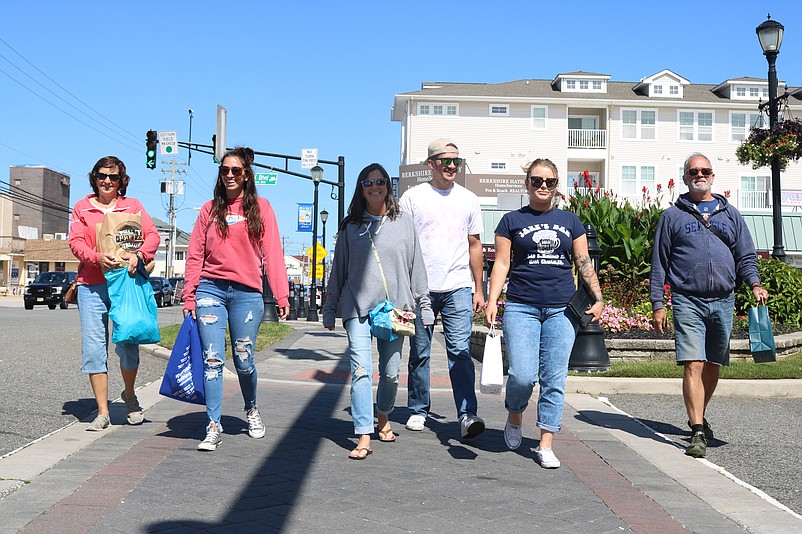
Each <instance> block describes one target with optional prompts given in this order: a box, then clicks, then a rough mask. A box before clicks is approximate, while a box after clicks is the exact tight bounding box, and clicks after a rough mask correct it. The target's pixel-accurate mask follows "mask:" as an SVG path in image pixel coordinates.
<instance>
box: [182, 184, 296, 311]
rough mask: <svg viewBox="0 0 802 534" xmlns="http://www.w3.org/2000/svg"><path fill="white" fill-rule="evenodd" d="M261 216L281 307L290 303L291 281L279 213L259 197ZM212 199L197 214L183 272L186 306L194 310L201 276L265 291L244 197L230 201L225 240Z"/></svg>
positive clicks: (271, 277) (264, 245)
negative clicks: (278, 221)
mask: <svg viewBox="0 0 802 534" xmlns="http://www.w3.org/2000/svg"><path fill="white" fill-rule="evenodd" d="M258 200H259V210H260V213H261V216H262V227H263V228H264V233H263V234H262V241H261V248H262V254H263V255H264V261H265V272H266V273H267V279H268V281H269V282H270V288H271V289H272V290H273V295H274V296H275V297H276V302H277V303H278V305H279V306H280V307H284V306H289V305H290V301H289V298H288V297H289V294H290V289H289V283H288V280H287V269H286V267H285V266H284V251H283V249H282V247H281V236H280V235H279V231H278V223H277V222H276V214H275V212H274V211H273V207H272V206H271V205H270V202H268V201H267V199H264V198H262V197H258ZM211 210H212V201H211V200H210V201H208V202H206V203H205V204H204V205H203V207H202V208H201V211H200V213H199V214H198V219H197V221H195V227H194V228H193V229H192V237H190V239H189V252H188V254H187V264H186V271H185V273H184V292H183V294H182V297H183V299H184V309H187V310H194V309H195V290H196V289H197V287H198V282H200V279H201V278H216V279H220V280H230V281H232V282H238V283H240V284H243V285H245V286H248V287H252V288H254V289H258V290H259V291H260V292H261V291H262V269H261V267H260V265H261V262H260V259H259V247H258V245H255V244H254V243H252V242H251V240H250V238H249V236H248V224H247V221H246V219H245V217H244V214H243V211H242V198H236V199H234V200H233V201H229V202H228V213H229V215H228V236H227V237H226V238H225V239H224V238H223V237H222V236H221V235H220V234H219V233H218V231H217V225H216V224H215V221H213V220H211Z"/></svg>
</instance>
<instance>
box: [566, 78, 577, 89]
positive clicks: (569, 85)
mask: <svg viewBox="0 0 802 534" xmlns="http://www.w3.org/2000/svg"><path fill="white" fill-rule="evenodd" d="M565 88H566V89H570V90H571V91H573V90H575V89H576V80H566V81H565Z"/></svg>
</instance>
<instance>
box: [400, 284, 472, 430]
mask: <svg viewBox="0 0 802 534" xmlns="http://www.w3.org/2000/svg"><path fill="white" fill-rule="evenodd" d="M429 298H430V299H431V301H432V311H433V312H434V316H435V318H437V314H438V313H439V314H440V315H441V316H442V319H443V331H444V333H445V338H446V354H447V355H448V375H449V377H450V378H451V390H452V391H453V393H454V404H456V406H457V416H458V417H462V416H463V415H476V409H477V402H476V390H475V384H476V370H475V368H474V366H473V360H472V359H471V348H470V338H471V330H472V325H473V294H472V293H471V289H470V288H468V287H461V288H459V289H455V290H453V291H446V292H443V293H437V292H431V293H429ZM417 315H418V317H417V318H416V319H415V335H414V336H413V337H412V339H411V340H410V349H409V383H408V398H407V406H409V410H410V412H412V414H413V415H422V416H424V417H426V416H427V415H428V413H429V410H430V409H431V405H432V403H431V398H430V395H429V389H430V386H429V362H430V353H431V349H432V333H433V332H434V326H430V327H425V326H424V325H423V322H422V321H421V318H420V313H418V314H417Z"/></svg>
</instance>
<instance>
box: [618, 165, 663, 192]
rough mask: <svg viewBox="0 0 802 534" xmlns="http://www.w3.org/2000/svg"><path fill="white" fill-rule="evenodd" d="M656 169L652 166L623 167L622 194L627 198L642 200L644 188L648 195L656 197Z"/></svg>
mask: <svg viewBox="0 0 802 534" xmlns="http://www.w3.org/2000/svg"><path fill="white" fill-rule="evenodd" d="M654 180H655V168H654V167H652V166H650V165H622V166H621V193H622V195H623V196H624V197H625V198H631V199H635V198H642V197H643V195H644V192H643V188H644V187H645V188H646V193H645V194H646V195H651V196H654V195H655V193H656V192H657V191H656V189H655V183H654Z"/></svg>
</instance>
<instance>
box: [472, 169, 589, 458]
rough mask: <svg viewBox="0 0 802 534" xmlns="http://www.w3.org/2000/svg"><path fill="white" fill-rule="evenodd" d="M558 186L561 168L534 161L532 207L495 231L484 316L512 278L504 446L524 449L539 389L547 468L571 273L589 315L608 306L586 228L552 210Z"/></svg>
mask: <svg viewBox="0 0 802 534" xmlns="http://www.w3.org/2000/svg"><path fill="white" fill-rule="evenodd" d="M558 184H559V177H558V174H557V167H556V166H555V165H554V163H552V162H551V161H550V160H548V159H536V160H535V161H533V162H532V163H530V164H529V165H528V166H527V168H526V181H525V186H526V188H527V190H528V191H529V205H528V206H524V207H523V208H521V209H519V210H516V211H511V212H510V213H507V214H506V215H504V217H502V219H501V221H500V222H499V224H498V226H497V227H496V262H495V265H494V266H493V272H492V274H491V275H490V294H489V295H488V299H487V308H486V309H485V319H486V321H487V322H488V324H494V323H495V321H496V315H497V313H498V307H497V305H496V303H497V302H498V298H499V296H500V295H501V291H502V288H503V286H504V282H505V281H506V279H507V275H508V274H509V278H510V279H509V284H508V286H507V304H506V306H505V308H504V325H503V328H504V339H505V341H506V344H507V355H508V358H509V363H510V367H509V378H508V380H507V395H506V399H505V402H504V404H505V406H506V408H507V411H508V412H509V414H508V417H507V424H506V426H505V428H504V441H505V442H506V443H507V447H509V448H510V449H517V448H518V446H519V445H520V444H521V441H522V430H521V424H522V420H523V411H524V410H525V409H526V406H527V404H528V403H529V399H530V398H531V397H532V390H533V389H534V386H535V385H536V384H538V383H539V384H540V393H539V396H538V403H537V412H538V415H537V426H538V427H539V428H540V444H539V446H538V448H537V449H535V455H536V457H537V460H538V463H540V465H541V466H542V467H546V468H557V467H560V461H559V460H558V459H557V457H556V456H555V455H554V452H553V451H552V448H551V446H552V441H553V437H554V433H555V432H559V430H560V425H561V422H562V413H563V403H564V400H565V380H566V377H567V376H568V359H569V358H570V356H571V349H572V348H573V346H574V338H575V336H576V330H577V328H578V325H577V323H576V321H575V320H574V319H573V318H570V317H569V316H568V315H566V313H565V307H566V304H567V303H568V300H569V299H570V298H571V296H572V295H573V294H574V292H575V291H576V286H575V284H574V276H573V271H572V266H573V267H576V269H577V272H578V274H579V276H580V277H581V279H582V280H583V281H584V282H585V284H586V285H587V286H588V288H590V293H591V295H593V297H594V299H595V300H596V302H595V303H594V304H593V306H592V307H591V308H590V310H588V311H587V312H586V313H588V314H592V315H593V319H592V320H593V321H598V320H599V315H600V314H601V311H602V308H603V306H604V305H603V302H602V295H601V288H600V287H599V280H598V278H597V277H596V271H595V270H594V268H593V263H592V262H591V260H590V256H589V255H588V239H587V236H586V235H585V228H584V226H583V225H582V222H581V221H580V220H579V218H578V217H577V216H576V215H575V214H573V213H571V212H568V211H563V210H561V209H555V208H554V199H555V197H556V196H557V195H559V194H560V193H559V191H558V188H557V186H558ZM510 267H512V269H510Z"/></svg>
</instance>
